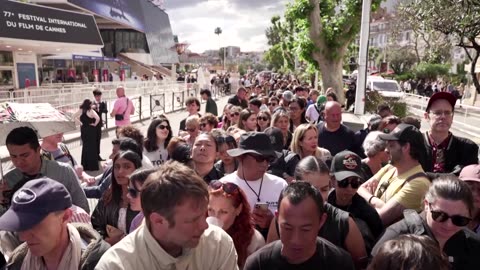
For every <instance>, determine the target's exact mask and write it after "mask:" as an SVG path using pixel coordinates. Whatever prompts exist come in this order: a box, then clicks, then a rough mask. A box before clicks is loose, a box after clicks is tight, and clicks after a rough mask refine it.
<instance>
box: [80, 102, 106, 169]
mask: <svg viewBox="0 0 480 270" xmlns="http://www.w3.org/2000/svg"><path fill="white" fill-rule="evenodd" d="M75 115H76V116H77V117H75V118H76V120H77V121H78V120H79V121H80V124H81V126H80V136H81V139H82V162H81V164H82V166H83V169H84V170H85V171H98V170H99V166H98V155H99V153H98V150H99V149H98V148H97V133H98V129H97V125H98V124H99V122H100V117H99V116H98V114H97V113H96V112H95V111H94V110H93V109H92V101H91V100H90V99H85V100H84V101H83V103H82V105H80V111H79V112H77V113H76V114H75ZM78 115H80V116H79V117H78Z"/></svg>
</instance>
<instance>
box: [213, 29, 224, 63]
mask: <svg viewBox="0 0 480 270" xmlns="http://www.w3.org/2000/svg"><path fill="white" fill-rule="evenodd" d="M221 34H222V28H220V27H217V28H215V35H218V47H219V50H218V52H219V54H220V53H221V47H222V46H221V45H220V35H221ZM223 50H224V53H223V54H224V55H225V48H224V49H223ZM219 56H220V59H221V58H222V56H221V55H219ZM223 66H224V68H225V56H223Z"/></svg>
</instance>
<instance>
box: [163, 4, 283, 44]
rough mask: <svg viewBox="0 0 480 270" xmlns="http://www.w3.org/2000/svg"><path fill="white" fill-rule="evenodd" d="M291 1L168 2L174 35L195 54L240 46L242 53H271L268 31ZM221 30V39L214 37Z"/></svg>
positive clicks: (167, 9)
mask: <svg viewBox="0 0 480 270" xmlns="http://www.w3.org/2000/svg"><path fill="white" fill-rule="evenodd" d="M290 1H291V0H165V8H166V12H167V13H168V14H169V16H170V23H171V25H172V30H173V34H174V35H178V36H179V41H180V42H187V43H189V44H190V47H189V49H190V50H191V51H193V52H197V53H202V52H203V51H205V50H215V49H218V48H219V47H220V46H222V47H223V46H239V47H240V48H241V50H242V51H264V50H266V49H268V45H267V38H266V36H265V29H266V28H267V27H268V26H270V24H271V23H270V19H271V17H272V16H274V15H283V13H284V11H285V4H286V3H287V2H290ZM216 27H220V28H222V31H223V33H222V34H221V35H220V38H219V37H218V36H217V35H215V34H214V30H215V28H216Z"/></svg>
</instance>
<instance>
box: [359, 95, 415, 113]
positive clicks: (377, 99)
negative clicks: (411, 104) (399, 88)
mask: <svg viewBox="0 0 480 270" xmlns="http://www.w3.org/2000/svg"><path fill="white" fill-rule="evenodd" d="M380 104H387V105H388V106H389V107H390V109H391V110H392V112H393V114H394V115H396V116H398V117H400V118H403V117H405V116H407V104H406V103H405V102H403V101H401V100H400V99H398V98H387V97H383V96H382V95H380V94H379V93H378V92H377V91H368V92H367V93H366V95H365V112H367V113H371V114H376V113H377V107H378V105H380Z"/></svg>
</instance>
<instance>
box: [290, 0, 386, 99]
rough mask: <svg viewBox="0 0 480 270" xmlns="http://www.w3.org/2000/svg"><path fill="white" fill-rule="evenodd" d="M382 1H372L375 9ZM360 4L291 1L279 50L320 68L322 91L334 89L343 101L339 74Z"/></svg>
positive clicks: (335, 0)
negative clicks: (291, 53)
mask: <svg viewBox="0 0 480 270" xmlns="http://www.w3.org/2000/svg"><path fill="white" fill-rule="evenodd" d="M380 2H381V0H373V1H372V10H376V9H377V8H378V6H379V5H380ZM361 14H362V1H358V0H294V1H293V2H292V3H289V4H287V9H286V11H285V14H284V17H285V23H284V26H286V27H285V28H286V29H288V32H287V33H288V38H282V39H281V40H282V42H281V43H282V50H284V51H285V50H289V51H290V52H293V54H294V55H296V56H297V57H298V58H299V59H300V60H302V61H305V62H307V63H308V65H309V66H310V67H309V69H312V68H313V69H317V70H318V69H320V72H321V75H322V80H323V88H324V89H327V88H328V87H333V88H334V89H335V91H336V92H337V95H338V96H339V98H340V99H341V101H343V98H344V92H343V83H342V71H343V62H344V58H345V55H346V53H347V47H348V45H349V44H350V43H351V42H352V40H353V39H354V38H355V37H356V35H357V34H358V32H359V31H360V20H361Z"/></svg>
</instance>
